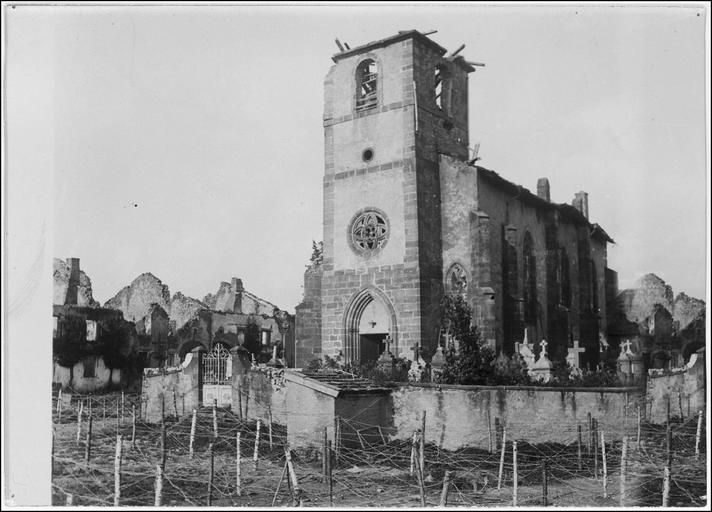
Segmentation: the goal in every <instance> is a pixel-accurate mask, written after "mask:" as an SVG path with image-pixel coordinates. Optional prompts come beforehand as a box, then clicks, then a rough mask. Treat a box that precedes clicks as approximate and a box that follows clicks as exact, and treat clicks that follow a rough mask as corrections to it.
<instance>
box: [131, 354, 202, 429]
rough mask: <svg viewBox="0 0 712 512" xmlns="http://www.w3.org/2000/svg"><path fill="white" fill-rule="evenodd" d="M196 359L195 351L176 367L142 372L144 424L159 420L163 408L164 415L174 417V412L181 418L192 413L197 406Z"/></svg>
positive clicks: (197, 371)
mask: <svg viewBox="0 0 712 512" xmlns="http://www.w3.org/2000/svg"><path fill="white" fill-rule="evenodd" d="M199 359H200V358H199V357H198V352H197V351H193V352H190V353H188V354H187V355H186V357H185V360H184V361H183V364H181V365H180V366H178V367H173V368H146V369H144V371H143V386H142V389H141V405H142V407H143V408H144V412H143V414H144V418H145V421H148V422H149V423H156V422H159V421H161V409H162V407H165V414H166V416H172V415H175V414H176V409H177V413H178V416H183V415H190V414H192V411H193V409H194V408H197V407H199V406H200V400H199V391H200V388H199V381H198V379H199V372H200V361H199ZM174 393H175V402H174V400H173V396H174ZM174 404H175V405H174Z"/></svg>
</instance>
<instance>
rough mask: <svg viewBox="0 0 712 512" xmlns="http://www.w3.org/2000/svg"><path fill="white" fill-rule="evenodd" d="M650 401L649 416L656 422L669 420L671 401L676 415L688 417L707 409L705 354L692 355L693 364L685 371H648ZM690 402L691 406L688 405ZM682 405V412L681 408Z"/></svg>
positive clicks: (674, 369)
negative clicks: (668, 413)
mask: <svg viewBox="0 0 712 512" xmlns="http://www.w3.org/2000/svg"><path fill="white" fill-rule="evenodd" d="M646 389H647V400H648V402H649V403H650V410H649V413H648V417H649V419H650V421H652V422H653V423H663V422H665V421H666V419H667V407H668V401H669V402H670V414H671V415H672V416H680V415H681V414H682V416H683V418H684V417H687V415H688V414H696V413H697V411H699V410H705V353H704V350H701V351H699V352H696V353H695V354H692V357H690V361H689V362H688V363H687V364H686V365H685V366H683V367H681V368H673V369H671V370H648V385H647V388H646ZM688 402H689V404H688ZM681 404H682V411H680V406H681Z"/></svg>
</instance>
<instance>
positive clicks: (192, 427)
mask: <svg viewBox="0 0 712 512" xmlns="http://www.w3.org/2000/svg"><path fill="white" fill-rule="evenodd" d="M197 422H198V409H193V420H192V421H191V422H190V448H189V450H190V458H191V459H192V458H193V448H194V446H195V426H196V424H197Z"/></svg>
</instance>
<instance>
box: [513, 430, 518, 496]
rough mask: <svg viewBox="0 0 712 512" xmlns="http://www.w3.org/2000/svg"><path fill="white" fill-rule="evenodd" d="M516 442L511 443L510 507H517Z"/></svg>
mask: <svg viewBox="0 0 712 512" xmlns="http://www.w3.org/2000/svg"><path fill="white" fill-rule="evenodd" d="M517 485H518V482H517V442H516V441H512V506H515V507H516V506H517Z"/></svg>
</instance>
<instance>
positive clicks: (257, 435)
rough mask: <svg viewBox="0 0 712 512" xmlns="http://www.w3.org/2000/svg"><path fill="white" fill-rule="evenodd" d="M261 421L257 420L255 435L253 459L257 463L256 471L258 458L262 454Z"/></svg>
mask: <svg viewBox="0 0 712 512" xmlns="http://www.w3.org/2000/svg"><path fill="white" fill-rule="evenodd" d="M260 426H261V422H260V420H257V432H256V433H255V453H254V454H253V455H252V459H253V460H254V462H255V471H257V458H258V456H259V453H260Z"/></svg>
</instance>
